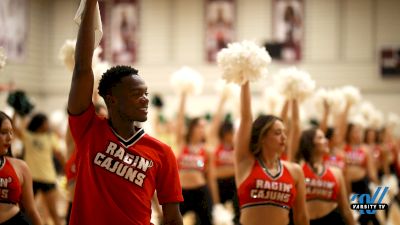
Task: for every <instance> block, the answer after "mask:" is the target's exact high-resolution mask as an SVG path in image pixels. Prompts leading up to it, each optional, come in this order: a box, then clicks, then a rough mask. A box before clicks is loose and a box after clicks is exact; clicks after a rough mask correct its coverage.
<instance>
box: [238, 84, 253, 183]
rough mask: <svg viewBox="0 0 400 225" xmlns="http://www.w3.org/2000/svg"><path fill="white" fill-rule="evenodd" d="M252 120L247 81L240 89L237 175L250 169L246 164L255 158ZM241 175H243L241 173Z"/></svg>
mask: <svg viewBox="0 0 400 225" xmlns="http://www.w3.org/2000/svg"><path fill="white" fill-rule="evenodd" d="M252 122H253V118H252V114H251V96H250V84H249V82H248V81H247V82H246V83H245V84H243V85H242V87H241V90H240V124H239V128H238V131H237V134H236V138H235V144H234V149H235V162H236V165H237V166H236V167H235V169H236V172H237V173H236V174H237V175H238V173H243V172H244V170H246V169H248V168H246V167H247V166H246V165H249V164H250V162H249V161H252V160H254V158H253V157H254V156H253V154H252V152H251V150H250V146H249V145H250V137H251V126H252ZM239 177H241V176H240V175H239Z"/></svg>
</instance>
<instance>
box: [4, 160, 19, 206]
mask: <svg viewBox="0 0 400 225" xmlns="http://www.w3.org/2000/svg"><path fill="white" fill-rule="evenodd" d="M21 193H22V189H21V184H20V182H19V178H18V176H17V173H16V172H15V170H14V168H13V166H12V165H11V163H10V162H9V160H7V158H6V157H4V165H3V166H2V167H1V168H0V203H11V204H17V203H18V202H19V201H20V199H21Z"/></svg>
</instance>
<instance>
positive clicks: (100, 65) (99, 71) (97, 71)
mask: <svg viewBox="0 0 400 225" xmlns="http://www.w3.org/2000/svg"><path fill="white" fill-rule="evenodd" d="M110 67H111V66H110V64H109V63H108V62H106V61H103V62H97V63H96V64H95V65H93V74H94V78H95V80H100V78H101V76H102V75H103V73H105V72H106V71H107V70H108V69H110Z"/></svg>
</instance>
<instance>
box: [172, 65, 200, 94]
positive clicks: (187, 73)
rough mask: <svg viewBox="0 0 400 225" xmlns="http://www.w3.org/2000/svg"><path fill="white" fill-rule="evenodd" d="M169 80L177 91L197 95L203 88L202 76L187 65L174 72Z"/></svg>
mask: <svg viewBox="0 0 400 225" xmlns="http://www.w3.org/2000/svg"><path fill="white" fill-rule="evenodd" d="M170 82H171V85H172V87H173V88H174V89H175V90H176V91H178V93H182V92H185V93H188V94H196V95H198V94H200V93H201V91H202V89H203V77H202V76H201V74H200V73H199V72H197V71H195V70H194V69H192V68H190V67H187V66H184V67H182V68H181V69H179V70H178V71H176V72H174V73H173V74H172V76H171V79H170Z"/></svg>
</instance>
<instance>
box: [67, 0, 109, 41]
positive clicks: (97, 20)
mask: <svg viewBox="0 0 400 225" xmlns="http://www.w3.org/2000/svg"><path fill="white" fill-rule="evenodd" d="M85 5H86V0H81V3H80V5H79V8H78V11H76V14H75V18H74V21H75V22H76V23H77V24H78V26H80V25H81V21H82V14H83V10H84V9H85ZM93 22H94V30H95V31H94V47H95V48H96V47H97V46H98V45H99V44H100V40H101V37H102V36H103V27H102V25H101V16H100V10H99V3H97V4H96V10H95V12H94V21H93Z"/></svg>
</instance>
